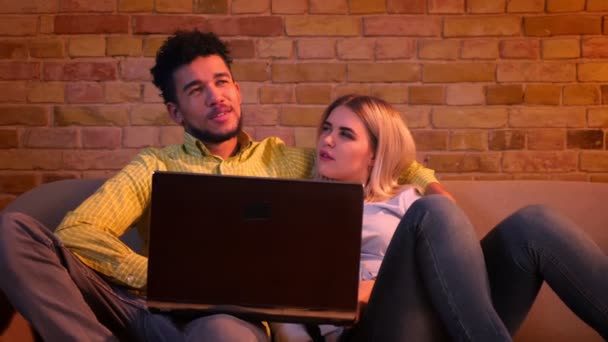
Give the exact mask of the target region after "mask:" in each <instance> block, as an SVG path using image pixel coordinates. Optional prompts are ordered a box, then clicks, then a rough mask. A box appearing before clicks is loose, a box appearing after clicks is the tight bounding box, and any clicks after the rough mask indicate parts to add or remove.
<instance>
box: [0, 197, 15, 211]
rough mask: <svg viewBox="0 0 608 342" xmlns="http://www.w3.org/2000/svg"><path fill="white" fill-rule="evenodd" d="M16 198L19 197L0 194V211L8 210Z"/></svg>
mask: <svg viewBox="0 0 608 342" xmlns="http://www.w3.org/2000/svg"><path fill="white" fill-rule="evenodd" d="M15 198H17V196H15V195H9V194H0V210H4V208H6V206H8V205H9V203H11V202H12V201H14V200H15Z"/></svg>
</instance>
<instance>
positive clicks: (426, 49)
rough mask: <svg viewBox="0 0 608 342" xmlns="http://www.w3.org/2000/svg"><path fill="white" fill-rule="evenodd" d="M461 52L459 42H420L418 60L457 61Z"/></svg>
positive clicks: (451, 40)
mask: <svg viewBox="0 0 608 342" xmlns="http://www.w3.org/2000/svg"><path fill="white" fill-rule="evenodd" d="M459 50H460V41H458V40H453V39H450V40H419V41H418V58H421V59H457V58H458V55H459Z"/></svg>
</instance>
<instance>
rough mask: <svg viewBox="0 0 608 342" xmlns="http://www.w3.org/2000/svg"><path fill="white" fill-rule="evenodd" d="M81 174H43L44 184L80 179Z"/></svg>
mask: <svg viewBox="0 0 608 342" xmlns="http://www.w3.org/2000/svg"><path fill="white" fill-rule="evenodd" d="M79 178H80V173H78V172H52V173H43V174H42V183H51V182H56V181H59V180H64V179H79Z"/></svg>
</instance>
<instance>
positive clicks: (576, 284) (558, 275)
mask: <svg viewBox="0 0 608 342" xmlns="http://www.w3.org/2000/svg"><path fill="white" fill-rule="evenodd" d="M482 248H483V251H484V254H485V258H486V263H487V266H488V275H489V278H490V284H491V288H492V297H493V300H494V306H495V307H496V310H497V311H498V313H499V315H500V316H501V318H502V319H503V321H504V322H505V325H506V326H507V328H508V329H509V331H511V332H512V333H514V332H515V331H517V329H518V328H519V327H520V325H521V323H522V322H523V320H524V319H525V317H526V315H527V314H528V312H529V310H530V307H531V306H532V303H533V302H534V300H535V298H536V295H537V294H538V291H539V289H540V287H541V285H542V283H543V280H544V281H546V282H547V284H548V285H549V286H550V287H551V288H552V289H553V290H554V291H555V293H556V294H557V295H558V296H559V297H560V298H561V299H562V300H563V301H564V303H565V304H566V305H568V307H570V309H571V310H572V311H574V313H576V314H577V315H578V316H579V317H580V318H581V319H582V320H583V321H585V322H586V323H587V324H589V325H590V326H591V327H592V328H594V329H595V330H596V331H597V332H598V333H599V334H600V335H602V337H603V338H604V339H606V340H608V257H607V256H606V254H605V253H604V252H602V250H601V249H600V248H599V247H598V246H597V245H596V244H595V243H594V242H593V241H592V240H591V239H590V238H589V237H588V236H587V235H586V234H585V233H584V232H583V231H582V230H581V229H580V228H579V227H577V226H576V224H575V223H574V222H572V221H571V220H570V219H568V218H566V217H565V216H562V215H560V214H559V213H557V212H556V211H553V210H551V209H549V208H547V207H545V206H541V205H536V206H529V207H526V208H523V209H520V210H519V211H517V212H515V213H514V214H513V215H511V216H509V217H508V218H506V219H505V220H504V221H502V222H501V223H500V224H499V225H498V226H497V227H496V228H494V229H493V230H492V231H491V232H490V233H488V235H487V236H486V237H484V238H483V240H482Z"/></svg>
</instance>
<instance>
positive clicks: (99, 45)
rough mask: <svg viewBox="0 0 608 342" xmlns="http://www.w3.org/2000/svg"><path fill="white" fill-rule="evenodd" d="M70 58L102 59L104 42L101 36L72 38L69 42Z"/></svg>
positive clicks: (104, 50) (104, 51) (104, 49)
mask: <svg viewBox="0 0 608 342" xmlns="http://www.w3.org/2000/svg"><path fill="white" fill-rule="evenodd" d="M68 55H69V56H70V57H103V56H105V55H106V40H105V38H104V37H102V36H85V37H74V38H71V39H70V40H69V44H68Z"/></svg>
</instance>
